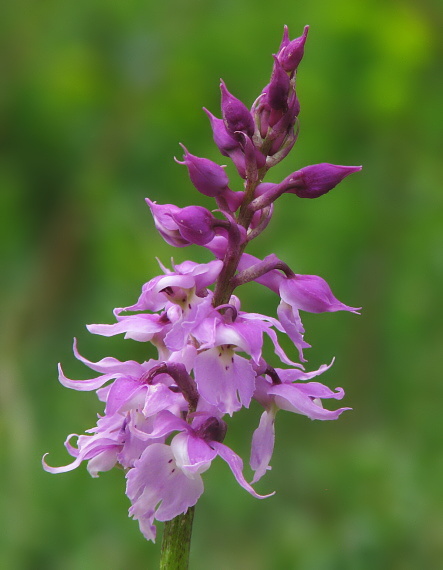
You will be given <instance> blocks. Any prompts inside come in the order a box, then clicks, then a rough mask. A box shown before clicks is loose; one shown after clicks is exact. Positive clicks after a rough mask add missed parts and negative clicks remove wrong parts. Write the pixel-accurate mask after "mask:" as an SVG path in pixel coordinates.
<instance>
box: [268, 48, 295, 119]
mask: <svg viewBox="0 0 443 570" xmlns="http://www.w3.org/2000/svg"><path fill="white" fill-rule="evenodd" d="M273 57H274V67H273V69H272V75H271V81H270V82H269V85H268V97H267V102H268V104H269V106H270V107H271V109H274V110H276V111H285V110H286V109H287V108H288V95H289V88H290V85H291V81H290V79H289V75H288V74H287V73H286V72H285V70H284V69H283V67H282V65H281V63H280V62H279V60H278V57H277V56H275V55H274V56H273Z"/></svg>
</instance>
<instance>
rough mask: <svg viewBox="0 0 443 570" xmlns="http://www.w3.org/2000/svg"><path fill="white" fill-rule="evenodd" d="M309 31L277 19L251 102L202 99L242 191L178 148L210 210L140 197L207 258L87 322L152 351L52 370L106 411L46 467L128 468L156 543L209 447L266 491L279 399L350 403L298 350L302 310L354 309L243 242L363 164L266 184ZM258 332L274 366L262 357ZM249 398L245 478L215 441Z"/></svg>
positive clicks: (300, 404) (178, 242)
mask: <svg viewBox="0 0 443 570" xmlns="http://www.w3.org/2000/svg"><path fill="white" fill-rule="evenodd" d="M307 33H308V27H307V26H306V27H305V29H304V32H303V35H302V36H301V37H299V38H296V39H294V40H290V39H289V35H288V29H287V27H285V30H284V35H283V39H282V42H281V44H280V47H279V50H278V52H277V54H275V55H274V56H273V58H274V64H273V69H272V74H271V78H270V82H269V84H268V85H267V86H266V87H265V88H264V89H263V90H262V92H261V93H260V95H259V96H258V98H257V99H256V101H255V102H254V104H253V105H252V108H251V109H250V110H249V109H248V108H247V107H246V106H245V105H244V104H243V103H242V102H241V101H240V100H239V99H237V98H236V97H234V95H232V94H231V93H230V92H229V91H228V89H227V87H226V85H225V83H224V82H223V81H222V82H221V85H220V87H221V114H222V118H217V117H215V116H214V115H213V114H212V113H210V112H209V111H208V110H207V109H205V112H206V113H207V115H208V117H209V120H210V123H211V127H212V132H213V137H214V142H215V144H216V145H217V147H218V149H219V150H220V152H221V154H222V155H223V156H225V157H229V158H230V159H231V160H232V161H233V163H234V165H235V167H236V170H237V172H238V174H239V176H240V177H241V179H242V190H238V191H234V190H232V189H231V188H230V181H229V180H228V177H227V175H226V173H225V170H224V168H223V167H222V166H220V165H218V164H216V163H214V162H213V161H211V160H209V159H207V158H200V157H198V156H195V155H193V154H191V153H190V152H189V151H188V150H187V149H186V148H185V147H184V146H183V145H182V148H183V151H184V156H183V160H182V161H177V162H179V164H182V165H185V166H186V168H187V170H188V174H189V177H190V179H191V181H192V183H193V185H194V186H195V188H196V189H197V190H198V192H200V193H202V194H204V195H206V196H210V197H212V198H214V199H215V202H216V208H215V209H214V210H213V211H210V210H208V209H206V208H203V207H201V206H187V207H185V208H179V207H177V206H175V205H173V204H157V203H156V202H152V201H150V200H149V199H147V200H146V201H147V203H148V205H149V208H150V210H151V213H152V216H153V218H154V223H155V227H156V228H157V230H158V231H159V233H160V234H161V236H162V237H163V238H164V239H165V240H166V242H167V243H168V244H170V245H172V246H175V247H185V246H187V245H189V244H197V245H200V246H203V247H205V248H207V249H208V250H209V251H210V252H211V253H212V254H213V255H214V259H213V260H212V261H209V263H203V264H198V263H195V262H193V261H185V262H183V263H180V264H179V265H174V264H172V268H171V269H169V268H166V267H164V266H163V265H161V269H162V271H163V274H162V275H159V276H157V277H154V278H153V279H151V280H150V281H148V282H147V283H146V284H145V285H143V287H142V291H141V295H140V297H139V299H138V301H137V302H136V303H135V304H133V305H130V306H128V307H124V308H118V309H115V310H114V315H115V319H116V322H115V323H114V324H109V325H108V324H100V325H99V324H96V325H89V326H88V330H89V332H91V333H93V334H99V335H102V336H113V335H116V334H122V333H123V334H124V335H125V338H129V339H133V340H136V341H139V342H147V343H151V344H152V345H154V347H155V348H156V349H157V351H158V357H157V358H156V359H149V360H148V361H146V362H142V363H138V362H135V361H132V360H130V361H126V362H120V361H119V360H117V359H115V358H112V357H107V358H103V359H102V360H100V361H99V362H91V361H89V360H87V359H86V358H84V357H83V356H81V355H80V354H79V352H78V350H77V346H76V344H74V354H75V356H76V357H77V358H78V359H79V360H80V361H81V362H83V363H84V364H86V365H87V366H88V367H89V368H91V369H92V370H94V371H95V372H97V373H98V374H99V375H98V376H97V377H95V378H91V379H89V380H70V379H68V378H67V377H66V376H65V374H64V373H63V371H62V369H61V368H60V372H59V380H60V382H61V383H62V384H63V386H66V387H68V388H73V389H74V390H96V392H97V396H98V399H99V400H100V401H101V402H104V404H105V408H104V414H103V415H102V416H99V419H98V422H97V425H96V426H95V427H93V428H91V429H89V430H87V433H88V434H89V435H80V436H78V435H77V434H71V435H70V436H68V438H67V440H66V442H65V446H66V448H67V450H68V452H69V453H70V454H71V455H72V456H73V457H74V461H73V462H72V463H70V464H69V465H66V466H63V467H50V466H49V465H48V464H47V463H46V461H45V459H43V465H44V468H45V469H46V470H47V471H49V472H51V473H61V472H65V471H70V470H72V469H74V468H76V467H78V466H79V465H80V464H81V463H82V462H83V461H87V469H88V471H89V473H90V474H91V475H92V476H93V477H96V476H97V475H98V473H99V472H101V471H108V470H109V469H111V468H112V467H114V466H116V465H120V466H121V467H123V469H124V470H125V472H126V481H127V484H126V494H127V496H128V497H129V499H130V501H131V507H130V509H129V513H130V515H131V516H133V517H134V518H135V519H137V520H138V521H139V524H140V529H141V531H142V533H143V534H144V536H145V537H146V538H147V539H148V540H155V536H156V528H155V526H154V520H155V519H157V520H159V521H168V520H171V519H173V518H174V517H176V516H178V515H180V514H182V513H185V512H186V511H187V509H188V508H189V507H191V506H193V505H195V504H196V502H197V501H198V499H199V497H200V496H201V494H202V493H203V482H202V477H201V474H202V473H203V472H204V471H206V470H207V469H209V467H210V465H211V462H212V461H213V459H215V457H216V456H217V455H218V456H220V457H221V458H222V459H223V460H224V461H225V462H226V463H227V464H228V465H229V467H230V469H231V470H232V473H233V475H234V477H235V478H236V480H237V482H238V483H239V484H240V485H241V486H242V487H243V488H244V489H246V490H247V491H248V492H249V493H251V495H253V496H254V497H257V498H264V496H261V495H258V494H257V493H256V491H255V490H254V489H253V487H252V486H251V484H254V483H256V482H257V481H258V480H259V479H260V478H261V477H262V476H263V475H264V474H265V473H266V471H267V470H268V469H270V467H269V463H270V460H271V456H272V452H273V448H274V422H275V416H276V414H277V411H278V410H280V409H282V410H288V411H291V412H295V413H298V414H302V415H305V416H307V417H308V418H311V419H318V420H335V419H337V418H338V417H339V416H340V414H341V413H342V412H343V411H344V410H348V409H349V408H339V409H336V410H328V409H325V408H324V407H323V405H322V400H326V399H331V398H332V399H336V400H340V399H341V398H342V397H343V395H344V393H343V390H342V389H341V388H336V389H335V390H331V389H330V388H328V387H327V386H325V385H323V384H321V383H319V382H316V381H311V380H312V379H313V378H315V377H316V376H319V375H320V374H322V373H323V372H325V371H326V370H327V369H328V368H329V367H330V366H331V365H322V366H320V368H319V369H318V370H314V371H313V372H306V371H305V370H304V366H303V364H301V363H303V362H306V359H305V357H304V353H303V351H304V349H305V348H307V347H309V344H307V343H306V341H305V340H304V329H303V325H302V321H301V319H300V314H299V311H308V312H311V313H322V312H330V311H340V310H344V311H351V312H354V313H355V312H357V309H356V308H353V307H349V306H347V305H344V304H343V303H341V302H340V301H338V300H337V299H336V298H335V297H334V295H333V294H332V292H331V289H330V287H329V286H328V284H327V283H326V281H324V280H323V279H322V278H321V277H317V276H316V275H300V274H297V273H294V272H293V271H292V270H291V269H290V267H289V266H288V265H286V263H284V262H283V261H281V260H280V259H278V258H277V257H276V256H275V255H274V254H271V255H268V256H267V257H265V258H264V259H258V258H256V257H254V256H252V255H249V254H247V253H245V248H246V246H247V245H248V243H249V242H250V241H252V240H253V239H255V238H256V237H257V236H258V235H260V234H261V233H262V232H263V230H264V229H265V228H266V226H267V225H268V223H269V221H270V219H271V217H272V214H273V209H274V203H275V201H276V200H277V199H278V198H279V197H280V196H281V195H282V194H285V193H290V194H295V195H296V196H298V197H300V198H317V197H319V196H321V195H322V194H325V193H326V192H329V190H331V189H332V188H334V187H335V186H336V185H337V184H338V183H339V182H340V181H341V180H342V179H343V178H345V177H346V176H348V175H349V174H352V173H353V172H357V171H359V170H360V168H361V167H359V166H337V165H333V164H328V163H321V164H315V165H312V166H306V167H304V168H302V169H300V170H297V171H296V172H293V173H292V174H290V175H289V176H287V177H286V178H285V179H284V180H283V181H281V182H280V183H271V182H263V179H264V177H265V175H266V174H267V172H268V170H269V169H270V168H272V167H273V166H275V165H276V164H278V163H279V162H280V161H281V160H283V159H284V158H285V157H286V156H287V154H288V153H289V151H290V150H291V149H292V147H293V146H294V144H295V142H296V140H297V134H298V115H299V111H300V104H299V101H298V98H297V94H296V77H297V68H298V65H299V63H300V61H301V59H302V57H303V52H304V46H305V41H306V37H307ZM215 214H216V215H215ZM251 281H256V282H257V283H260V284H261V285H264V286H265V287H267V288H268V289H270V290H271V291H273V293H275V294H276V295H277V296H278V297H279V299H280V302H279V305H278V308H277V315H276V317H269V316H266V315H262V314H260V313H248V312H245V311H242V310H241V306H240V299H239V298H238V297H237V295H236V294H234V292H235V293H237V289H238V288H240V287H241V285H243V284H245V283H248V282H251ZM277 333H279V334H280V335H287V336H288V337H289V338H290V339H291V341H292V342H293V344H294V345H295V347H296V349H297V352H298V359H299V360H300V362H294V361H293V360H291V358H289V356H287V354H286V353H285V351H284V350H283V348H282V347H281V345H280V343H279V339H278V335H277ZM264 335H267V336H268V337H269V339H270V340H271V342H272V344H273V347H274V352H275V355H276V356H275V359H276V360H278V361H280V363H281V365H283V367H278V364H277V367H275V366H276V365H275V363H271V362H268V361H267V360H265V358H264V357H263V353H262V347H263V340H264ZM331 364H332V363H331ZM252 400H256V401H257V402H259V404H260V405H261V406H262V407H263V414H262V416H261V419H260V423H259V426H258V427H257V429H256V430H255V431H254V433H253V436H252V445H251V456H250V466H251V468H252V470H253V472H254V476H253V479H252V481H251V484H250V483H248V482H247V481H246V479H245V477H244V475H243V461H242V459H241V458H240V457H239V456H238V455H237V454H236V453H235V452H234V451H233V450H232V449H230V448H229V447H228V446H226V445H225V444H224V443H223V441H224V438H225V435H226V431H227V423H226V420H227V419H228V418H227V416H232V415H233V414H234V413H236V412H238V411H239V410H241V409H243V408H248V407H249V405H250V403H251V401H252ZM73 438H77V441H76V445H74V444H73V443H71V441H72V439H73ZM268 496H270V495H265V497H268Z"/></svg>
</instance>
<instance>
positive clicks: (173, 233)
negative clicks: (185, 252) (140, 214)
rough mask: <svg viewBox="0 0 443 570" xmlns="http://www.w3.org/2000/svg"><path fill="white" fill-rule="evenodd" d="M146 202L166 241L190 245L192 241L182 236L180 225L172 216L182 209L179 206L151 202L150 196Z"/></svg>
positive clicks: (181, 245) (174, 244) (178, 245)
mask: <svg viewBox="0 0 443 570" xmlns="http://www.w3.org/2000/svg"><path fill="white" fill-rule="evenodd" d="M146 202H147V204H148V206H149V208H150V209H151V214H152V217H153V218H154V224H155V227H156V228H157V231H158V232H159V234H160V235H161V236H162V238H163V239H164V240H165V242H166V243H169V245H173V246H174V247H185V246H186V245H190V243H191V242H189V241H188V240H187V239H184V238H183V237H182V235H181V234H180V232H179V230H178V225H177V224H176V223H175V222H174V220H173V218H172V214H174V213H176V212H179V211H180V208H179V207H178V206H174V204H156V203H155V202H151V200H149V198H146Z"/></svg>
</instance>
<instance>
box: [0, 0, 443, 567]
mask: <svg viewBox="0 0 443 570" xmlns="http://www.w3.org/2000/svg"><path fill="white" fill-rule="evenodd" d="M284 24H288V25H289V27H290V32H291V37H296V36H298V35H300V34H301V32H302V29H303V26H304V25H305V24H310V25H311V30H310V34H309V39H308V43H307V48H306V53H305V59H304V61H303V62H302V64H301V66H300V70H299V80H298V94H299V98H300V101H301V105H302V112H301V116H300V119H301V134H300V138H299V141H298V143H297V145H296V147H295V149H294V150H293V152H292V153H291V155H290V156H289V157H288V158H287V159H286V160H285V161H284V162H283V163H282V164H281V165H279V167H278V168H275V169H274V172H271V173H270V178H269V180H270V181H275V182H277V181H279V180H280V179H281V178H283V177H284V176H286V175H287V174H288V173H290V172H292V171H294V170H296V169H298V168H300V167H302V166H305V165H307V164H313V163H317V162H323V161H325V162H332V163H336V164H352V165H353V164H363V165H364V170H363V171H362V173H360V174H356V175H353V176H352V177H350V178H348V179H346V180H345V181H344V182H343V183H342V184H341V185H340V187H339V188H337V189H336V190H334V191H333V192H331V193H330V194H328V195H326V196H324V197H322V198H321V199H319V200H312V201H310V200H300V199H297V198H296V197H295V196H284V197H282V198H281V200H280V201H279V203H278V204H277V207H276V213H275V217H274V219H273V221H272V223H271V225H270V227H269V229H268V231H267V232H266V233H265V234H263V235H262V236H261V237H260V238H259V239H257V240H256V242H255V243H254V244H253V247H252V250H251V251H252V252H253V253H255V254H256V255H258V256H264V255H266V254H268V253H270V252H275V253H276V254H277V255H278V256H280V257H281V258H283V259H284V260H285V261H287V262H288V263H289V264H290V265H291V266H292V267H293V268H294V270H295V271H296V272H299V273H314V274H319V275H321V276H323V277H324V278H326V279H327V280H328V281H329V283H330V284H331V286H332V288H333V290H334V292H335V294H336V295H337V296H338V297H339V298H340V300H342V301H344V302H346V303H348V304H350V305H353V306H360V305H361V306H362V307H363V310H362V314H361V316H359V317H358V316H355V315H351V314H339V313H336V314H326V315H305V317H304V323H305V326H306V329H307V334H306V339H307V340H308V341H309V342H310V343H311V344H312V345H313V348H311V349H310V350H309V352H308V353H307V356H308V358H309V365H310V366H312V367H314V366H317V365H319V364H321V363H323V362H329V361H330V360H331V358H332V357H334V356H335V357H336V363H335V365H334V367H333V368H332V369H331V370H330V371H329V372H328V373H327V374H326V375H325V377H324V378H323V380H324V381H325V382H326V383H327V384H328V385H329V386H331V387H335V386H342V387H343V388H344V389H345V390H346V399H345V405H350V406H352V407H353V411H352V412H348V413H346V414H344V415H343V416H342V417H341V418H340V420H339V421H337V422H330V423H328V422H311V421H310V420H308V419H307V418H305V417H302V416H295V415H293V414H289V413H284V412H282V413H280V415H279V416H278V418H277V426H276V427H277V443H276V451H275V456H274V459H273V462H272V465H273V470H272V471H271V472H270V473H269V474H268V475H267V477H265V478H264V480H262V481H261V482H260V483H259V484H258V486H257V487H258V490H259V491H260V492H262V493H265V492H270V491H272V490H277V494H276V495H275V496H274V497H272V498H271V499H268V500H265V501H257V500H255V499H253V498H252V497H250V496H249V495H248V494H247V493H246V492H244V491H243V490H242V489H241V488H240V487H239V486H238V485H237V484H236V483H235V481H234V479H233V477H232V475H231V473H230V472H229V470H228V469H227V467H226V465H225V464H222V463H223V462H221V461H220V462H217V461H216V462H215V463H214V464H213V467H212V468H211V470H210V471H209V472H207V473H206V474H205V476H204V479H205V486H206V492H205V494H204V496H203V497H202V499H201V500H200V502H199V504H198V508H197V511H196V520H195V527H194V537H193V549H192V556H191V567H192V568H193V569H195V570H203V569H207V568H213V569H214V570H227V569H240V568H241V569H254V570H274V569H292V568H294V569H301V570H347V569H349V570H366V569H368V570H372V569H374V568H377V569H390V570H397V569H398V570H409V569H410V570H416V569H417V568H425V569H437V568H441V561H442V557H443V485H442V481H443V439H442V411H441V410H442V402H443V382H442V378H441V364H442V359H441V357H442V354H443V350H442V344H443V342H442V341H443V327H442V319H441V317H442V314H441V307H442V302H441V290H442V280H443V279H442V278H443V228H442V222H443V209H442V208H443V191H442V180H443V169H442V160H441V159H442V156H441V151H442V130H443V121H442V115H443V113H442V101H443V85H442V77H443V73H442V72H443V69H442V63H441V62H442V56H443V53H442V34H441V30H442V24H443V17H442V6H441V4H438V3H437V2H435V3H434V2H433V1H432V0H420V2H418V0H416V1H411V0H409V1H408V0H404V1H400V0H398V1H389V0H388V1H381V0H356V1H351V0H334V1H332V0H314V1H312V2H288V1H284V0H274V1H273V2H272V3H269V2H267V1H264V0H256V1H253V0H235V1H234V0H223V1H221V0H215V1H210V2H208V1H206V0H188V1H187V2H179V1H177V0H164V1H163V2H154V1H151V0H144V1H141V0H127V1H125V2H123V1H122V0H120V1H117V0H106V1H104V0H77V1H76V2H63V1H62V0H40V1H39V2H33V1H31V0H17V1H15V2H8V3H5V4H4V5H3V7H2V15H1V18H0V31H1V32H0V38H1V39H0V43H1V53H2V56H1V57H2V67H1V83H2V90H1V103H2V134H3V136H2V138H3V142H4V144H3V146H2V154H1V159H0V185H1V194H0V215H1V224H0V233H1V243H0V248H1V256H2V265H1V267H2V268H1V287H2V291H1V297H0V299H1V327H0V335H1V340H2V342H1V355H0V356H1V362H0V375H1V380H0V390H1V404H2V410H1V419H0V429H1V440H2V445H1V448H0V457H1V462H2V468H1V470H0V512H1V516H2V518H3V520H2V521H1V528H2V532H1V533H0V541H1V545H0V566H1V567H2V568H6V569H12V570H22V569H26V570H27V569H32V570H33V569H40V568H45V569H47V570H58V569H61V568H63V570H89V569H94V570H104V569H106V570H121V569H124V568H133V569H134V570H135V569H138V568H140V569H141V568H149V569H150V568H152V569H155V568H156V567H157V566H158V558H159V549H160V544H159V543H158V544H157V545H152V544H150V543H147V542H146V541H145V540H144V539H143V538H142V536H141V534H140V533H139V531H138V525H137V523H136V522H134V521H132V520H130V519H129V518H128V517H127V509H128V506H129V503H128V500H127V498H126V497H125V495H124V476H123V473H122V472H121V471H118V470H114V471H112V472H109V473H104V474H102V475H101V476H100V477H99V478H98V479H92V478H90V476H89V475H88V473H87V472H86V470H85V467H84V465H83V466H82V467H80V468H79V469H77V470H76V471H74V472H71V473H67V474H63V475H50V474H48V473H45V472H43V471H42V469H41V464H40V459H41V456H42V455H43V453H45V452H50V456H49V459H48V461H49V462H50V463H51V464H53V465H60V464H64V463H66V462H68V460H69V456H68V455H67V453H66V452H65V450H64V448H63V444H62V442H63V441H64V438H65V436H66V435H67V434H68V433H71V432H76V433H82V432H83V431H84V430H85V429H87V428H89V427H91V426H92V425H94V423H95V418H96V414H97V413H98V412H100V411H101V408H100V405H98V404H97V402H96V398H95V394H90V393H78V392H74V391H70V390H67V389H65V388H62V387H61V386H60V385H59V384H58V382H57V372H56V364H57V362H58V361H62V362H63V364H64V369H65V372H66V374H67V375H68V376H71V377H73V378H87V377H88V372H89V371H88V370H87V369H85V368H84V367H83V366H81V365H80V364H79V363H78V362H76V361H75V359H74V357H73V355H72V352H71V346H72V338H73V337H74V336H75V337H78V339H79V346H80V350H81V352H82V353H83V354H84V355H85V356H87V357H88V358H90V359H92V360H94V359H99V358H101V357H103V356H107V355H113V356H116V357H118V358H123V359H144V358H146V347H145V346H143V345H140V344H138V343H136V342H133V341H123V340H122V338H121V337H118V338H113V339H104V338H100V337H93V336H92V335H89V334H88V333H87V331H86V329H85V327H84V325H85V323H100V322H104V323H110V322H113V317H112V312H111V311H112V309H113V308H114V307H116V306H124V305H128V304H131V303H132V302H134V301H135V299H136V298H137V296H138V293H139V290H140V287H141V285H142V283H144V282H145V281H147V280H149V279H150V278H151V277H153V276H154V275H157V274H158V272H159V270H158V267H157V264H156V261H155V259H154V258H155V256H158V257H159V258H161V259H162V261H163V262H165V263H167V262H168V260H169V258H170V257H171V256H174V259H175V261H176V262H179V261H182V260H184V259H188V258H192V259H194V260H197V261H202V262H203V261H208V260H209V259H210V256H209V254H208V253H207V252H206V251H200V250H199V249H198V248H189V249H180V250H173V248H171V247H170V246H168V245H167V244H165V243H164V242H163V241H162V240H161V238H160V237H159V236H158V235H157V234H156V232H155V231H154V228H153V223H152V220H151V218H150V214H149V210H148V208H147V207H146V206H145V204H144V198H145V196H149V197H150V198H151V199H153V200H158V201H159V202H160V203H167V202H172V203H176V204H178V205H179V206H185V205H188V204H190V203H200V204H204V205H208V204H209V202H205V199H204V197H201V196H198V195H197V193H196V192H195V191H194V190H193V187H192V186H191V184H190V182H189V179H188V177H187V173H186V170H185V169H184V168H183V167H182V166H179V165H177V164H175V163H174V161H173V157H174V155H176V156H179V155H180V148H179V147H178V142H179V141H180V142H183V143H184V144H186V145H187V146H188V148H189V150H190V151H191V152H193V153H194V154H197V155H199V156H207V157H209V158H211V159H213V160H217V161H219V162H221V163H224V162H226V159H225V158H223V159H222V158H221V157H220V156H219V155H218V151H217V149H216V148H215V146H214V145H213V142H212V136H211V132H210V130H209V127H208V121H207V117H206V116H205V114H204V113H203V112H202V110H201V107H202V106H206V107H208V108H209V109H211V110H212V111H213V112H215V113H216V114H217V113H218V112H219V91H218V82H219V78H220V77H223V78H224V79H225V81H226V82H227V85H228V87H229V88H230V90H231V91H232V92H233V93H234V94H235V95H237V96H238V97H240V98H242V99H243V100H244V101H245V102H246V103H247V104H248V105H250V104H251V103H252V101H253V100H254V99H255V97H256V96H257V94H258V93H259V92H260V90H261V89H262V87H263V86H264V85H265V84H266V83H267V81H268V77H269V74H270V69H271V65H272V59H271V53H273V52H275V51H276V50H277V48H278V45H279V42H280V38H281V33H282V29H283V25H284ZM228 173H229V174H230V175H231V180H232V181H233V186H234V187H235V186H236V185H237V184H238V181H237V182H235V180H236V178H235V175H234V170H233V169H232V168H231V166H229V167H228ZM237 187H239V186H237ZM242 299H243V306H244V308H246V309H252V310H260V311H261V312H265V313H268V314H270V315H274V314H275V308H276V304H277V299H276V298H275V297H274V296H273V294H272V293H270V292H269V291H267V290H264V289H263V290H262V288H261V287H259V286H258V285H248V286H247V287H245V289H244V293H243V297H242ZM259 415H260V410H259V408H258V407H257V406H252V407H251V410H250V411H249V412H243V413H242V414H238V416H239V417H234V418H233V420H232V422H231V427H230V431H229V434H228V439H227V443H228V444H230V445H232V447H233V448H234V449H235V450H237V451H238V452H239V453H241V454H243V456H244V457H245V459H246V458H247V457H248V447H249V444H250V438H251V434H252V431H253V430H254V429H255V427H256V425H257V422H258V418H259ZM247 473H248V475H250V472H247ZM158 527H159V536H161V527H162V525H161V524H159V525H158Z"/></svg>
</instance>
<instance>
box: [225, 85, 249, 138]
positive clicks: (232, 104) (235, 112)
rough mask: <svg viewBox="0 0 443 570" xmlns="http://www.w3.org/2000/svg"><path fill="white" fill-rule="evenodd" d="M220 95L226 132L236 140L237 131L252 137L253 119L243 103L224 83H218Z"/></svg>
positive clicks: (237, 136)
mask: <svg viewBox="0 0 443 570" xmlns="http://www.w3.org/2000/svg"><path fill="white" fill-rule="evenodd" d="M220 89H221V94H222V100H221V109H222V115H223V120H224V123H225V127H226V130H227V131H228V133H229V134H230V135H231V136H233V137H234V138H236V139H238V138H239V135H238V131H242V132H243V133H245V134H246V135H248V136H249V137H252V135H253V134H254V130H255V125H254V119H253V118H252V115H251V113H250V112H249V109H248V108H247V107H246V105H245V104H244V103H242V102H241V101H240V99H237V98H236V97H234V96H233V95H231V93H229V91H228V90H227V88H226V85H225V83H224V81H221V83H220Z"/></svg>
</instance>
